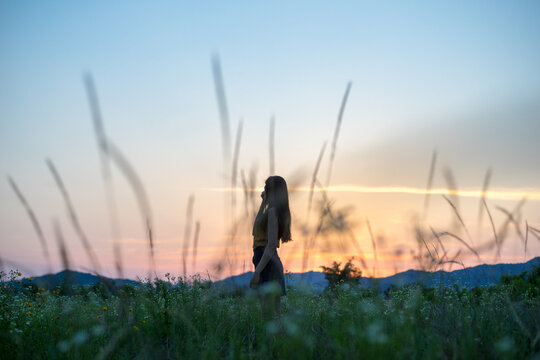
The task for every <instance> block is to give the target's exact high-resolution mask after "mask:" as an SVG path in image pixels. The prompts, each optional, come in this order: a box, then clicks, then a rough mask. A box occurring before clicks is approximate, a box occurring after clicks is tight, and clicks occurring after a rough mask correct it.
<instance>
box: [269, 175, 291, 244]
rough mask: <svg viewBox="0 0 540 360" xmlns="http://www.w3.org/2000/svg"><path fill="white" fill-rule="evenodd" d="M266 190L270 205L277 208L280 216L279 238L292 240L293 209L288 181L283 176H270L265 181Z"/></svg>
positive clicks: (283, 240) (285, 240) (284, 240)
mask: <svg viewBox="0 0 540 360" xmlns="http://www.w3.org/2000/svg"><path fill="white" fill-rule="evenodd" d="M264 190H265V192H266V198H267V199H268V200H267V201H268V207H273V208H275V209H276V212H277V217H278V239H281V241H282V242H287V241H291V210H290V209H289V193H288V191H287V183H286V182H285V179H283V178H282V177H281V176H270V177H269V178H268V179H266V181H265V185H264Z"/></svg>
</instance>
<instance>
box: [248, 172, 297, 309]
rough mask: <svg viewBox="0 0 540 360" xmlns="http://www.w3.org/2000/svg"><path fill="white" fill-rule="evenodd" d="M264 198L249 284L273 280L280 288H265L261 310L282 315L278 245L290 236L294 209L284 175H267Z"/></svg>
mask: <svg viewBox="0 0 540 360" xmlns="http://www.w3.org/2000/svg"><path fill="white" fill-rule="evenodd" d="M261 198H262V202H261V206H260V208H259V212H258V213H257V216H256V217H255V221H254V223H253V265H255V273H254V274H253V277H252V278H251V282H250V287H252V288H257V287H258V286H259V285H264V286H267V284H268V285H270V286H272V285H271V284H273V286H274V287H275V288H276V289H277V292H272V288H271V287H270V288H269V289H268V290H269V291H263V293H266V294H265V295H264V296H263V298H262V312H263V316H264V317H265V318H266V319H268V318H269V317H271V315H272V312H273V313H274V316H279V309H280V307H281V301H280V297H281V296H283V295H285V277H284V276H283V265H282V263H281V260H280V259H279V256H278V253H277V248H278V247H279V241H280V240H281V242H287V241H290V240H291V212H290V210H289V195H288V192H287V183H286V182H285V180H284V179H283V178H282V177H281V176H270V177H269V178H268V179H266V182H265V185H264V191H263V192H262V193H261ZM276 295H279V296H276ZM272 303H273V304H272ZM272 305H273V309H272Z"/></svg>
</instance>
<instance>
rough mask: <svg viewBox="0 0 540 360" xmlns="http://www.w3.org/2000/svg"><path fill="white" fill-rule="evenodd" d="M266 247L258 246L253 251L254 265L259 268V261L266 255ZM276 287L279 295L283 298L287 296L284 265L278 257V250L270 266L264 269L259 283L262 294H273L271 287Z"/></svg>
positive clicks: (269, 262)
mask: <svg viewBox="0 0 540 360" xmlns="http://www.w3.org/2000/svg"><path fill="white" fill-rule="evenodd" d="M264 249H265V247H264V246H258V247H256V248H255V249H253V265H255V267H257V265H258V264H259V261H261V258H262V256H263V254H264ZM272 285H274V286H276V285H277V286H276V288H277V292H278V295H280V296H283V295H285V294H286V291H285V276H284V275H283V264H282V263H281V259H280V258H279V256H278V253H277V250H276V252H275V253H274V255H273V256H272V258H271V259H270V261H268V264H266V266H265V267H264V269H263V270H262V272H261V280H260V281H259V288H260V289H261V291H262V292H265V289H266V290H269V292H271V286H272Z"/></svg>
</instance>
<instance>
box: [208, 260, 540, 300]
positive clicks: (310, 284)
mask: <svg viewBox="0 0 540 360" xmlns="http://www.w3.org/2000/svg"><path fill="white" fill-rule="evenodd" d="M538 265H540V257H535V258H534V259H531V260H529V261H527V262H526V263H518V264H495V265H486V264H484V265H478V266H474V267H470V268H465V269H461V270H454V271H450V272H446V271H436V272H426V271H420V270H407V271H404V272H400V273H397V274H395V275H392V276H388V277H384V278H362V279H361V280H360V283H361V284H363V285H364V286H367V287H369V286H372V285H375V284H377V285H376V286H378V288H379V290H380V291H385V290H386V289H388V288H389V287H390V286H392V285H394V286H403V285H409V284H413V283H421V284H423V285H424V286H426V287H436V286H439V285H441V284H442V285H444V286H447V285H454V284H456V285H459V286H461V287H464V288H468V289H471V288H473V287H476V286H478V287H480V286H489V285H495V284H498V283H499V279H500V277H501V275H505V274H506V275H517V274H520V273H522V272H524V271H528V270H530V269H532V268H533V267H534V266H538ZM252 275H253V272H251V271H250V272H247V273H244V274H241V275H236V276H231V277H228V278H226V279H224V280H221V281H218V282H217V284H222V285H224V286H239V287H245V286H249V280H250V279H251V276H252ZM285 281H286V283H287V285H288V286H292V287H304V288H309V289H311V290H313V291H314V292H316V293H318V292H320V291H322V290H323V289H324V288H325V287H326V286H328V281H327V280H326V279H325V278H324V274H323V273H322V272H319V271H309V272H306V273H288V274H287V275H286V279H285Z"/></svg>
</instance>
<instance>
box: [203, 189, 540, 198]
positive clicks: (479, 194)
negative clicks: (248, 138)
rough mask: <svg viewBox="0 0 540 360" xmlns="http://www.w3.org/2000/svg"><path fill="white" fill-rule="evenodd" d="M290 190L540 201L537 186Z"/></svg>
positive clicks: (250, 190) (299, 190)
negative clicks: (458, 188)
mask: <svg viewBox="0 0 540 360" xmlns="http://www.w3.org/2000/svg"><path fill="white" fill-rule="evenodd" d="M201 189H202V190H206V191H216V192H233V191H235V192H246V191H248V192H257V191H262V188H247V189H246V188H242V187H235V188H233V187H206V188H201ZM289 191H297V192H310V191H314V192H352V193H364V194H408V195H457V196H460V197H465V198H486V199H497V200H522V199H524V198H525V199H527V200H529V201H540V189H536V188H514V189H512V188H495V189H493V190H488V191H485V192H484V191H483V190H481V189H466V190H452V189H447V188H434V189H429V190H428V189H424V188H417V187H408V186H363V185H333V186H327V187H314V188H313V189H312V188H310V187H308V186H297V187H292V188H290V189H289Z"/></svg>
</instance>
